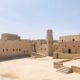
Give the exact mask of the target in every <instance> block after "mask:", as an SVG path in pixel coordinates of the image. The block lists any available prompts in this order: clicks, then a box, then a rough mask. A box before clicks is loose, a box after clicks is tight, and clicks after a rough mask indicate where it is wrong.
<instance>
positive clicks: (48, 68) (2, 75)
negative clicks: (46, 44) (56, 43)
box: [0, 57, 80, 80]
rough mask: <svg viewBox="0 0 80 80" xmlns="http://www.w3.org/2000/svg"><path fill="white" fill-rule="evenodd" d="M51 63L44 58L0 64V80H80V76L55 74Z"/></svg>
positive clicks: (49, 59) (75, 74) (50, 60)
mask: <svg viewBox="0 0 80 80" xmlns="http://www.w3.org/2000/svg"><path fill="white" fill-rule="evenodd" d="M53 61H55V60H53V59H52V58H49V57H46V58H38V59H34V58H24V59H17V60H11V61H5V62H0V80H80V74H77V73H72V74H64V73H60V72H57V71H56V69H54V68H53Z"/></svg>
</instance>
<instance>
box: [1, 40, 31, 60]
mask: <svg viewBox="0 0 80 80" xmlns="http://www.w3.org/2000/svg"><path fill="white" fill-rule="evenodd" d="M31 51H32V50H31V46H30V43H28V42H27V41H25V40H14V41H13V40H7V41H2V40H1V41H0V59H2V58H10V57H14V58H15V57H16V56H27V55H28V56H29V55H31Z"/></svg>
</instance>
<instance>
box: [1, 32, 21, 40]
mask: <svg viewBox="0 0 80 80" xmlns="http://www.w3.org/2000/svg"><path fill="white" fill-rule="evenodd" d="M1 40H20V36H18V35H16V34H9V33H4V34H2V35H1Z"/></svg>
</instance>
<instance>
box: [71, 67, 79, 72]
mask: <svg viewBox="0 0 80 80" xmlns="http://www.w3.org/2000/svg"><path fill="white" fill-rule="evenodd" d="M71 69H72V71H73V72H76V73H80V67H76V66H72V67H71Z"/></svg>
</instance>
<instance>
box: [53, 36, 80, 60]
mask: <svg viewBox="0 0 80 80" xmlns="http://www.w3.org/2000/svg"><path fill="white" fill-rule="evenodd" d="M54 58H64V59H73V58H80V35H70V36H62V37H60V39H59V43H58V49H57V50H56V51H55V54H54Z"/></svg>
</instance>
